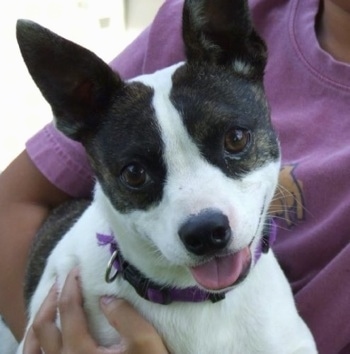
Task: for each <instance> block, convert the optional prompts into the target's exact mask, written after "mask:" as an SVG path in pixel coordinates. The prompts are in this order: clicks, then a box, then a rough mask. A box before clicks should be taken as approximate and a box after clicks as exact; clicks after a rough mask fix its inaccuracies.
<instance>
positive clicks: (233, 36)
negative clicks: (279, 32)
mask: <svg viewBox="0 0 350 354" xmlns="http://www.w3.org/2000/svg"><path fill="white" fill-rule="evenodd" d="M183 39H184V43H185V50H186V56H187V60H188V62H190V63H191V62H209V63H212V64H218V65H225V66H231V67H232V66H234V65H237V67H241V68H245V70H244V71H245V73H246V74H249V75H250V76H252V77H254V78H257V79H262V77H263V74H264V69H265V65H266V58H267V50H266V46H265V43H264V42H263V40H262V39H261V38H260V37H259V36H258V34H257V33H256V32H255V30H254V28H253V25H252V22H251V18H250V14H249V8H248V2H247V0H185V4H184V9H183Z"/></svg>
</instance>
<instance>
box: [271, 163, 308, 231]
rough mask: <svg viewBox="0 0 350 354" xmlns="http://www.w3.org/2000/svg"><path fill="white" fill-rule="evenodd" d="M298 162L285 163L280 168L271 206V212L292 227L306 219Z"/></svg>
mask: <svg viewBox="0 0 350 354" xmlns="http://www.w3.org/2000/svg"><path fill="white" fill-rule="evenodd" d="M296 168H297V165H296V164H291V165H285V166H283V167H282V168H281V170H280V175H279V181H278V188H277V192H276V194H275V197H274V199H273V202H272V205H271V207H270V213H271V214H272V215H274V216H276V217H277V219H278V220H282V221H284V222H285V224H286V226H287V227H288V228H292V227H293V226H294V225H296V224H297V223H298V221H301V220H304V216H305V215H304V214H305V208H304V197H303V183H302V182H301V181H300V180H298V179H297V178H296V176H295V173H294V171H295V169H296Z"/></svg>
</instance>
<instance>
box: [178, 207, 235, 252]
mask: <svg viewBox="0 0 350 354" xmlns="http://www.w3.org/2000/svg"><path fill="white" fill-rule="evenodd" d="M179 236H180V238H181V240H182V242H183V244H184V245H185V247H186V249H187V250H188V251H190V252H191V253H194V254H196V255H198V256H202V255H205V254H210V253H214V252H215V251H219V250H222V249H224V248H225V247H226V246H227V244H228V242H229V240H230V237H231V228H230V225H229V221H228V218H227V216H226V215H224V214H222V213H221V212H220V211H218V210H212V209H211V210H205V211H203V212H201V213H199V214H197V215H193V216H191V217H190V218H189V219H187V220H186V222H185V223H184V224H183V225H182V226H181V228H180V230H179Z"/></svg>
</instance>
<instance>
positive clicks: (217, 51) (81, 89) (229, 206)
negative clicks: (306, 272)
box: [17, 0, 279, 291]
mask: <svg viewBox="0 0 350 354" xmlns="http://www.w3.org/2000/svg"><path fill="white" fill-rule="evenodd" d="M17 38H18V42H19V45H20V48H21V51H22V55H23V57H24V60H25V62H26V64H27V66H28V68H29V71H30V73H31V75H32V76H33V78H34V80H35V82H36V83H37V85H38V87H39V88H40V90H41V91H42V93H43V95H44V97H45V98H46V99H47V101H48V102H49V103H50V104H51V107H52V110H53V112H54V116H55V119H56V125H57V128H58V129H59V130H61V131H62V132H63V133H64V134H66V135H67V136H68V137H71V138H73V139H75V140H78V141H80V142H81V143H82V144H83V145H84V147H85V148H86V151H87V153H88V156H89V158H90V161H91V164H92V166H93V168H94V170H95V173H96V176H97V180H98V182H97V187H96V195H95V199H96V202H97V203H100V205H101V207H102V208H105V211H106V213H107V215H108V218H109V221H110V223H111V227H112V229H113V230H114V231H115V232H116V234H117V238H118V241H119V244H120V247H121V249H122V251H123V253H124V256H125V258H127V259H128V260H129V261H130V262H131V263H133V264H134V265H135V266H136V267H138V268H139V269H140V270H142V271H143V272H144V273H145V274H146V275H147V276H149V277H151V278H153V279H154V280H155V281H156V282H158V283H159V282H163V283H167V284H172V285H176V286H180V287H181V286H189V285H193V284H195V283H197V284H199V285H200V286H202V287H204V288H206V289H209V290H212V291H221V290H222V289H227V288H229V287H231V286H232V285H234V284H235V283H237V282H238V280H239V279H241V278H242V277H243V276H244V275H245V274H246V273H247V272H248V270H249V268H250V267H251V264H252V263H253V261H252V260H253V259H254V252H255V249H256V247H257V245H258V243H259V240H260V238H261V234H262V230H263V227H264V223H265V221H266V220H265V219H266V215H267V210H268V207H269V203H270V201H271V198H272V197H273V194H274V191H275V187H276V183H277V176H278V170H279V145H278V142H277V139H276V136H275V133H274V131H273V129H272V127H271V122H270V116H269V109H268V105H267V103H266V100H265V95H264V90H263V75H264V68H265V62H266V48H265V45H264V43H263V42H262V40H261V39H260V38H259V37H258V35H257V34H256V32H255V31H254V29H253V27H252V25H251V21H250V17H249V14H248V6H247V2H246V1H243V0H187V1H185V4H184V10H183V38H184V42H185V49H186V57H187V61H186V62H184V63H179V64H177V65H174V66H171V67H169V68H166V69H163V70H160V71H158V72H156V73H154V74H152V75H145V76H141V77H138V78H136V79H134V80H131V81H128V82H125V81H123V80H122V79H121V78H120V77H119V75H118V73H114V72H112V70H111V69H110V68H109V67H108V65H106V64H105V63H104V62H102V61H101V60H100V59H99V58H97V57H96V56H95V55H94V54H93V53H91V52H89V51H88V50H86V49H84V48H82V47H80V46H78V45H76V44H74V43H72V42H69V41H67V40H65V39H63V38H61V37H59V36H57V35H56V34H54V33H52V32H50V31H48V30H47V29H44V28H42V27H40V26H39V25H37V24H34V23H32V22H28V21H19V22H18V25H17ZM160 55H161V53H160Z"/></svg>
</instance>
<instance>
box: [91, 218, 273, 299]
mask: <svg viewBox="0 0 350 354" xmlns="http://www.w3.org/2000/svg"><path fill="white" fill-rule="evenodd" d="M267 224H268V225H267V226H266V228H265V231H264V235H263V237H262V238H261V242H260V244H259V245H258V248H257V250H256V252H255V255H254V262H255V263H256V262H257V261H258V260H259V258H260V257H261V255H262V254H263V253H267V252H268V251H269V249H270V245H272V244H273V243H274V242H275V240H276V233H277V228H276V224H275V223H274V222H273V220H272V219H270V220H269V222H268V223H267ZM96 237H97V241H98V245H99V246H106V245H109V248H110V253H111V258H110V260H109V262H108V265H107V269H106V276H105V280H106V282H108V283H111V282H113V281H114V280H115V279H116V278H117V276H118V275H122V277H123V278H124V279H125V280H126V281H127V282H129V283H130V284H131V285H132V286H133V288H134V289H135V290H136V292H137V293H138V295H140V296H141V297H142V298H144V299H146V300H148V301H151V302H154V303H157V304H162V305H168V304H170V303H172V302H173V301H183V302H203V301H207V300H210V301H211V302H217V301H220V300H223V299H224V298H225V292H222V293H210V292H208V291H205V290H202V289H200V288H198V287H196V286H193V287H189V288H185V289H178V288H174V287H167V286H162V285H159V284H156V283H154V282H153V281H152V280H150V279H148V278H146V277H145V276H144V275H142V274H141V272H140V271H139V270H138V269H137V268H135V267H134V266H133V265H131V264H130V263H129V262H128V261H126V260H125V259H124V257H123V256H122V254H121V252H120V250H119V248H118V245H117V243H116V240H115V238H114V236H113V235H104V234H99V233H97V234H96ZM112 268H114V270H115V272H114V274H113V275H112V276H111V272H112Z"/></svg>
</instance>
